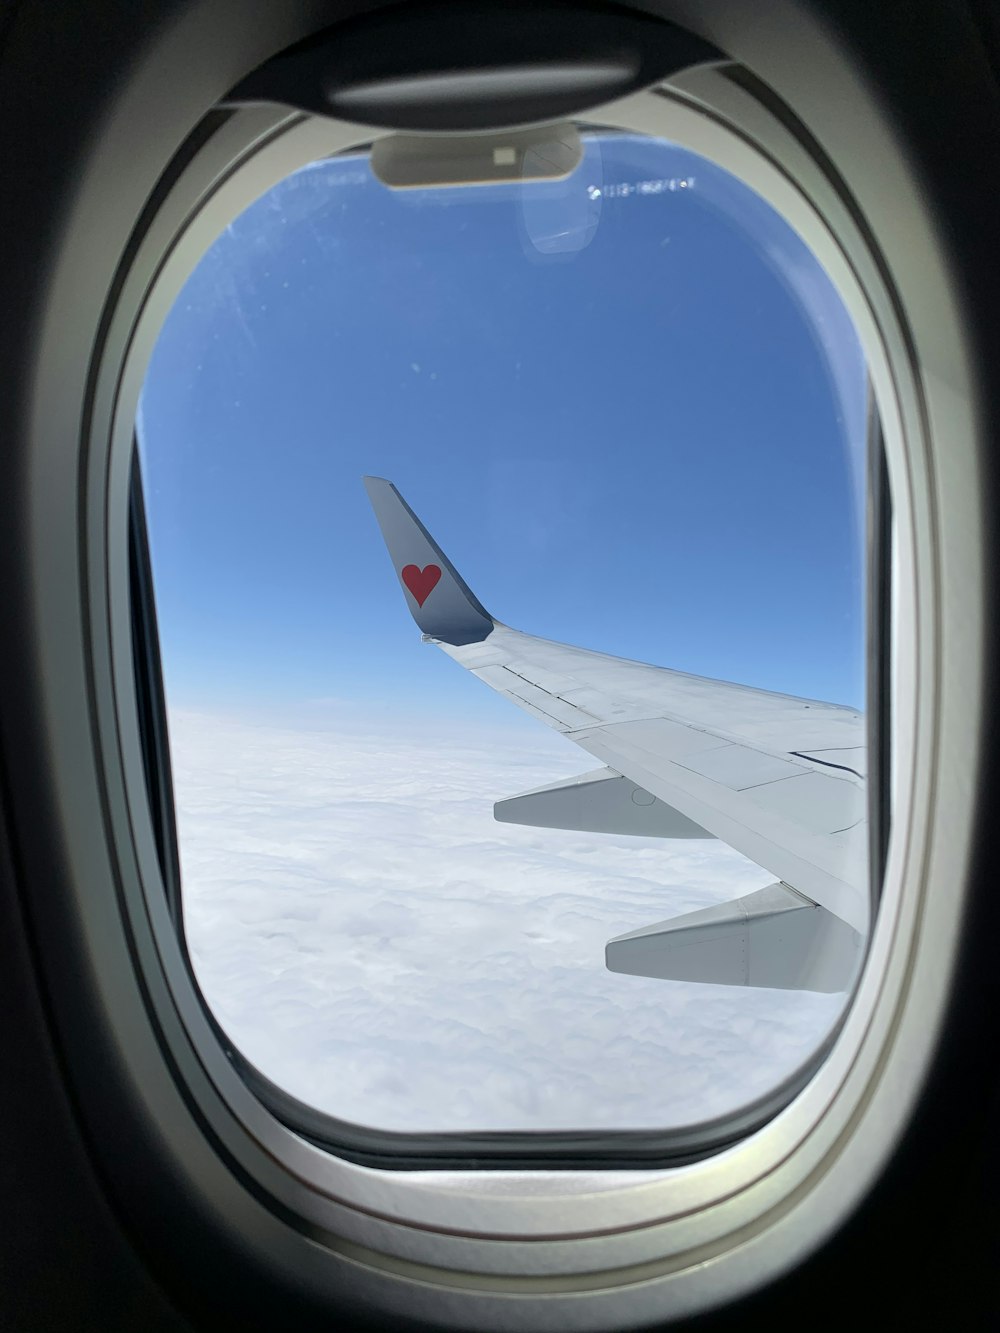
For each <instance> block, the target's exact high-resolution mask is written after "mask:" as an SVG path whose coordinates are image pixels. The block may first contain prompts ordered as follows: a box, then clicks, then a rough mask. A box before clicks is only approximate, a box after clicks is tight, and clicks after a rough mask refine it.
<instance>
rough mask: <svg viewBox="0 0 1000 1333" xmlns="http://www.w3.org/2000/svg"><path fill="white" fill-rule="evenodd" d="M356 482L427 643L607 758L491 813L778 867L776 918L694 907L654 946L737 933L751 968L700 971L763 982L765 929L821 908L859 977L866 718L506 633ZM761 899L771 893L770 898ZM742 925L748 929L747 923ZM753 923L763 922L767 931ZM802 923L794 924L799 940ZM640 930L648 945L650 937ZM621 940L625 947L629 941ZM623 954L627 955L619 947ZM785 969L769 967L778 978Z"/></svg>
mask: <svg viewBox="0 0 1000 1333" xmlns="http://www.w3.org/2000/svg"><path fill="white" fill-rule="evenodd" d="M365 485H366V487H367V489H368V494H369V497H370V499H371V502H372V505H373V508H374V510H375V514H376V517H377V519H378V522H379V525H380V527H381V529H382V534H383V536H384V538H385V542H386V545H387V547H388V550H389V554H390V557H391V558H392V562H393V565H394V567H395V569H396V574H397V577H398V578H399V581H400V585H401V586H402V588H403V591H404V595H405V597H406V600H407V604H408V605H409V608H410V611H411V613H412V615H413V618H414V620H415V621H416V623H417V625H418V627H419V628H420V630H421V631H422V632H423V635H424V637H425V639H427V640H429V641H432V642H434V643H437V644H438V645H439V646H440V647H441V648H443V649H444V651H445V652H446V653H447V654H448V655H449V656H450V657H453V658H454V659H455V660H456V661H457V662H459V663H460V664H461V665H462V666H464V667H465V668H466V669H467V670H469V671H471V672H472V673H473V674H474V675H476V676H478V677H479V679H480V680H482V681H483V682H484V683H485V684H487V685H489V686H491V687H492V688H493V689H495V690H497V691H498V692H499V693H501V694H503V695H506V697H507V698H508V699H510V700H511V702H512V703H515V704H517V706H518V707H519V708H523V709H524V710H525V711H527V712H528V713H530V714H531V715H532V716H533V717H535V718H537V719H538V720H539V721H540V722H544V723H546V724H547V725H548V726H550V727H552V728H554V729H555V730H556V731H560V732H562V733H563V734H564V735H565V736H566V738H567V739H568V740H571V741H573V742H574V743H575V744H577V745H579V746H580V747H581V748H582V749H584V750H586V751H587V752H588V753H589V754H591V755H593V756H594V757H595V758H596V759H598V760H600V761H601V763H602V764H604V765H606V768H605V769H603V770H598V771H597V772H591V773H587V774H585V775H583V776H582V777H581V778H580V779H576V780H574V781H572V782H570V783H557V784H555V785H554V786H552V787H548V788H542V789H540V790H539V791H537V792H530V793H527V794H525V795H524V796H521V797H515V798H513V799H511V800H507V801H502V802H500V803H499V804H498V806H497V807H496V814H497V817H498V818H500V819H506V820H511V821H513V822H517V823H528V824H539V825H544V826H552V827H562V828H585V829H590V830H593V831H598V832H629V833H642V834H645V835H647V836H649V835H654V836H662V837H708V836H714V837H717V838H720V839H722V840H723V841H725V842H727V843H729V844H730V846H732V847H734V848H735V849H736V850H737V851H739V852H741V853H743V855H745V856H746V857H748V858H749V859H750V860H752V861H754V862H756V863H757V864H758V865H760V866H762V867H763V868H765V869H766V870H769V871H770V872H771V873H772V874H773V875H775V877H776V879H777V880H778V881H779V885H778V886H776V889H777V892H778V893H779V895H784V896H785V908H784V911H783V912H767V913H763V914H762V912H761V910H760V909H759V905H754V904H751V905H750V906H749V907H748V906H747V904H749V903H750V899H744V900H737V902H736V903H734V904H732V905H731V906H732V908H733V910H732V912H730V913H729V916H728V917H726V916H725V915H724V916H723V917H722V918H720V917H719V914H718V909H713V911H714V913H715V915H714V916H713V917H712V919H711V921H710V922H709V921H705V922H700V921H697V920H695V918H700V917H702V916H703V915H704V914H702V913H693V914H689V916H688V917H684V918H675V920H674V922H673V923H669V922H668V923H662V925H661V926H660V927H653V928H650V930H652V931H653V932H654V933H656V932H658V934H657V935H656V939H657V940H658V941H659V943H657V945H656V947H657V948H659V949H660V951H661V953H662V951H663V947H664V946H663V937H664V936H666V935H671V936H672V937H676V938H671V939H670V940H669V941H668V943H669V945H670V948H671V949H672V950H673V952H675V953H676V948H675V946H676V945H677V940H678V939H679V938H680V934H679V933H678V927H681V926H683V928H684V930H686V932H687V933H686V936H685V939H686V941H687V944H688V946H690V944H691V943H692V942H694V941H699V942H701V946H700V947H702V948H704V941H703V937H704V935H705V932H706V931H707V932H708V933H709V935H710V937H711V940H712V941H713V948H715V946H716V944H717V943H718V940H719V939H720V938H721V937H722V936H724V935H726V932H727V930H728V932H729V935H730V936H732V935H733V931H734V930H736V933H737V934H739V933H740V932H741V931H742V936H743V937H745V938H743V943H742V944H741V945H740V946H739V948H740V949H742V953H740V954H739V958H740V960H741V961H740V964H739V967H737V971H740V970H742V973H743V974H745V975H743V976H742V978H737V977H731V976H730V975H729V972H730V971H731V970H732V966H731V964H730V963H725V964H719V965H718V966H716V965H713V966H710V967H708V971H709V972H710V973H711V974H712V975H711V976H706V977H705V978H704V979H706V980H708V979H722V980H740V979H741V980H742V984H757V985H762V984H768V982H767V980H766V978H767V977H768V976H769V975H770V974H771V973H772V972H774V974H775V975H777V972H775V969H774V968H773V967H770V966H769V965H768V957H769V956H770V955H771V954H772V953H773V952H774V949H775V947H777V948H779V949H780V948H781V947H782V946H781V943H780V941H781V940H782V939H784V938H785V936H786V935H787V931H783V930H781V929H779V928H778V925H776V924H775V923H776V922H778V921H780V919H781V917H782V916H784V917H788V911H789V909H801V908H803V907H806V908H811V907H815V906H816V905H818V906H819V907H820V908H821V909H825V910H824V911H822V913H821V916H822V919H823V920H824V921H825V920H826V919H827V918H828V917H833V918H837V919H838V921H839V922H840V923H844V924H846V926H847V927H849V930H848V931H847V932H846V934H845V932H844V931H843V930H842V929H841V930H839V931H838V930H836V929H834V930H833V934H834V935H836V936H837V937H838V938H839V939H841V940H842V941H843V940H845V939H846V940H848V941H849V943H850V948H849V949H848V953H849V954H850V958H849V960H848V962H847V963H845V964H844V965H843V966H841V967H840V968H839V971H840V972H843V971H844V969H845V968H846V969H847V971H848V972H850V973H851V974H853V969H854V967H855V966H856V963H857V961H858V958H859V956H860V948H861V940H862V937H863V936H864V935H865V933H866V931H867V928H868V882H867V878H868V876H867V865H868V847H867V839H868V828H867V793H866V782H865V773H866V767H865V760H866V745H865V723H864V717H863V715H862V714H861V713H858V712H857V711H855V710H854V709H851V708H845V707H842V706H839V705H837V704H829V703H821V702H818V701H816V700H811V699H799V698H795V697H793V696H791V695H785V694H775V693H771V692H769V691H766V690H758V689H752V688H750V687H748V686H744V685H734V684H730V683H727V682H724V681H716V680H708V679H705V678H703V677H700V676H692V675H688V674H686V673H684V672H680V671H670V670H667V669H665V668H663V667H656V666H649V665H646V664H644V663H641V662H632V661H628V660H626V659H623V658H619V657H612V656H609V655H607V654H605V653H599V652H592V651H590V650H588V649H585V648H574V647H571V646H569V645H566V644H561V643H554V642H551V641H549V640H547V639H541V638H536V637H535V636H533V635H530V634H522V633H520V632H519V631H518V630H514V629H510V628H509V627H508V626H506V625H504V624H502V623H501V622H499V621H497V620H496V619H494V618H493V617H491V616H490V615H489V613H488V612H487V611H486V610H485V609H484V607H483V606H482V605H481V604H480V602H479V601H478V600H477V599H476V598H475V597H474V596H473V594H472V592H471V591H470V590H469V588H468V587H467V586H466V584H465V583H464V582H463V580H462V579H461V577H460V576H459V574H458V573H457V571H456V570H455V568H454V566H453V565H452V564H451V563H450V561H448V559H447V558H446V557H445V555H444V554H443V552H442V551H441V549H440V547H438V545H437V544H436V543H435V542H434V540H433V538H432V537H431V536H430V534H429V533H428V532H427V530H426V529H425V528H424V526H423V525H422V524H421V523H420V521H419V519H418V518H417V517H416V515H415V514H414V513H413V511H412V510H411V509H410V508H409V506H408V505H407V504H406V502H405V501H404V500H403V498H402V496H401V495H400V494H399V492H398V491H397V490H396V488H395V487H394V486H393V485H392V483H391V482H388V481H385V480H383V479H381V478H376V477H368V478H366V479H365ZM793 891H794V892H793ZM788 895H791V896H788ZM751 897H754V895H751ZM767 901H768V902H769V903H771V902H773V901H775V899H774V895H773V894H772V895H771V897H770V898H768V900H767ZM689 918H690V919H689ZM819 919H820V918H815V919H814V921H813V923H812V924H813V925H815V922H816V921H818V920H819ZM789 920H790V918H789ZM751 923H756V925H755V926H754V928H753V930H751ZM763 923H770V924H767V927H766V931H765V929H764V924H763ZM785 924H786V925H787V924H788V921H786V923H785ZM831 926H832V923H831ZM737 928H738V929H737ZM699 931H700V932H701V933H700V934H699ZM776 931H777V934H775V932H776ZM801 931H802V921H801V919H800V920H799V921H798V923H797V925H796V932H797V936H798V934H801ZM815 933H816V932H815V931H814V930H813V931H812V934H815ZM827 933H829V932H827ZM634 934H636V933H635V932H633V935H634ZM638 934H640V935H642V936H643V948H644V949H645V951H646V953H649V950H650V948H651V947H652V946H651V945H650V937H649V932H648V931H647V932H639V933H638ZM765 934H766V936H767V938H766V940H765ZM820 934H821V935H822V932H820ZM797 936H796V937H797ZM630 938H631V937H630ZM810 938H811V936H810ZM623 939H624V937H623ZM775 939H777V940H778V945H775V944H774V940H775ZM755 941H757V942H760V941H763V942H762V943H759V947H758V950H757V952H758V955H759V956H758V960H757V961H758V966H757V969H756V972H757V979H756V980H754V979H752V978H751V977H750V975H749V972H750V971H751V970H753V969H751V968H750V967H749V964H748V963H747V959H748V958H750V954H751V952H752V950H751V945H752V944H753V943H754V942H755ZM619 943H620V942H619V941H612V943H611V945H609V951H608V961H609V966H615V963H614V961H613V960H612V952H613V948H612V946H616V945H618V944H619ZM628 947H629V950H631V951H632V953H635V951H636V950H637V949H638V948H639V945H637V944H629V946H628ZM734 947H735V946H734ZM811 948H812V954H813V955H815V954H816V953H817V950H819V952H822V948H820V946H819V945H816V944H815V943H814V944H813V945H812V946H811ZM617 952H618V954H621V955H622V956H624V951H623V948H619V949H618V951H617ZM839 952H843V951H842V950H840V951H839ZM688 956H690V955H688ZM618 961H619V962H620V961H621V958H619V960H618ZM814 961H815V960H814ZM786 962H787V959H785V960H783V963H782V968H781V969H779V971H780V974H781V975H782V976H785V975H786V973H787V967H786V966H785V963H786ZM807 964H808V960H806V964H804V965H803V968H802V969H800V972H801V976H800V984H804V985H808V984H809V974H810V966H809V965H807ZM618 970H626V971H631V970H639V969H634V968H631V967H619V968H618ZM641 970H643V971H644V972H645V973H646V974H647V975H649V974H652V975H667V976H670V975H675V972H674V971H672V970H670V967H668V969H667V971H665V972H664V971H654V972H652V973H650V969H649V966H648V965H644V966H643V968H642V969H641ZM812 970H813V971H815V968H814V967H813V968H812ZM821 970H822V969H821ZM834 971H835V972H837V971H838V969H837V968H835V969H834ZM828 972H829V968H827V969H826V971H825V972H824V976H826V975H827V973H828ZM685 975H687V973H685ZM761 977H763V978H765V979H764V980H761V979H760V978H761ZM773 984H788V983H786V982H776V983H773ZM844 984H845V985H846V984H847V982H846V981H845V982H844ZM813 988H816V989H840V988H842V987H841V986H839V985H828V984H824V985H822V986H814V987H813Z"/></svg>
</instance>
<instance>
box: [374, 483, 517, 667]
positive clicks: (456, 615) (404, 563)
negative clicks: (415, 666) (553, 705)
mask: <svg viewBox="0 0 1000 1333" xmlns="http://www.w3.org/2000/svg"><path fill="white" fill-rule="evenodd" d="M362 480H363V481H364V484H365V488H366V490H367V492H368V498H369V500H370V501H371V504H372V508H373V509H374V511H375V517H376V519H377V520H378V524H379V527H380V528H381V530H382V536H383V539H384V541H385V544H386V547H387V549H388V551H389V556H390V558H391V560H392V563H393V566H394V567H395V570H396V577H397V578H398V579H399V582H400V585H401V587H402V589H403V593H404V595H405V597H406V602H407V606H408V607H409V610H410V614H411V615H412V616H413V619H414V620H415V621H416V623H417V626H418V628H419V629H420V630H421V632H422V633H423V634H425V635H429V636H430V637H432V638H435V639H440V640H442V641H443V642H445V643H451V644H468V643H476V642H480V641H481V640H483V639H485V638H486V637H487V636H488V635H489V634H490V633H492V631H493V628H494V624H493V619H492V617H491V616H490V614H489V612H488V611H487V610H486V608H485V607H484V606H483V605H482V603H481V602H480V601H479V599H478V598H477V597H476V596H475V594H474V593H473V592H472V590H471V588H470V587H469V586H468V584H467V583H466V582H465V580H464V579H463V578H462V576H461V575H460V574H459V572H458V570H457V569H456V568H455V566H454V565H453V564H452V563H451V561H450V560H449V559H448V557H447V556H446V555H445V554H444V552H443V551H442V550H441V548H440V546H439V545H438V544H437V542H436V541H435V540H434V538H433V537H432V536H431V534H430V533H429V532H428V531H427V529H426V528H425V527H424V525H423V523H422V522H421V521H420V519H419V518H418V517H417V515H416V513H415V512H414V511H413V510H412V509H411V508H410V506H409V505H408V504H407V503H406V501H405V500H404V499H403V497H402V495H400V493H399V491H398V489H397V488H396V487H395V486H394V485H393V483H392V482H391V481H389V479H388V478H387V477H373V476H364V477H363V478H362ZM390 496H391V497H392V499H390ZM428 574H430V581H429V582H428V580H427V578H426V577H425V576H427V575H428Z"/></svg>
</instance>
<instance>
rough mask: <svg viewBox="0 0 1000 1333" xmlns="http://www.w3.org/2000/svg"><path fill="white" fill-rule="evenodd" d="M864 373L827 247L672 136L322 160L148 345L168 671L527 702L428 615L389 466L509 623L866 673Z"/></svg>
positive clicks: (240, 237)
mask: <svg viewBox="0 0 1000 1333" xmlns="http://www.w3.org/2000/svg"><path fill="white" fill-rule="evenodd" d="M681 182H683V184H681ZM864 388H865V386H864V367H863V357H862V353H861V351H860V348H859V346H858V343H857V339H856V336H855V334H854V332H853V329H852V327H851V324H850V321H849V319H848V317H847V315H846V313H845V312H844V310H843V307H842V306H841V304H840V302H839V299H838V298H837V296H836V294H835V292H834V290H833V288H832V286H831V284H830V283H829V281H828V279H827V278H826V277H825V275H824V274H823V272H822V270H821V269H820V268H819V266H818V264H817V263H816V261H815V260H814V259H813V258H812V256H811V254H810V252H809V251H808V249H807V248H806V247H805V245H804V244H803V243H802V242H801V241H800V240H799V239H798V238H797V237H796V236H795V234H794V233H793V232H792V231H791V230H790V229H789V228H788V227H787V226H786V225H785V224H784V223H783V222H782V221H781V220H780V219H779V218H778V217H777V216H776V215H775V214H774V213H773V212H772V211H771V210H770V209H769V208H768V206H767V205H765V204H764V203H763V202H762V201H761V200H760V199H759V198H758V197H757V196H755V195H754V194H753V193H752V192H751V191H749V190H748V189H747V188H746V187H745V186H743V185H741V184H740V183H738V182H737V181H735V180H734V179H733V178H732V177H730V176H728V175H727V174H726V173H724V172H722V171H721V170H719V169H717V168H715V167H713V166H711V165H710V164H709V163H707V162H705V161H704V160H703V159H701V158H698V157H696V156H695V155H694V154H691V153H689V152H687V151H686V150H682V149H680V148H677V147H674V146H672V145H669V144H666V143H663V142H661V141H655V140H646V139H641V138H638V137H632V136H615V137H612V136H605V137H603V138H595V139H592V140H590V141H589V142H588V145H587V151H586V155H585V158H584V161H583V163H582V164H581V166H580V168H579V169H578V170H577V172H575V173H574V174H573V176H572V177H570V178H569V179H568V180H567V181H564V182H551V183H544V184H532V185H530V186H525V187H514V186H500V187H497V186H490V187H476V188H465V189H457V190H456V189H452V190H436V191H417V192H392V191H389V190H387V189H386V188H384V187H383V186H382V185H381V184H379V183H378V182H377V181H376V180H375V179H374V178H373V177H372V176H371V174H370V173H369V171H368V169H367V166H366V164H365V162H364V160H363V159H361V158H348V159H343V158H341V159H335V160H331V161H329V162H325V163H319V164H316V165H314V166H313V167H311V168H308V169H306V170H305V171H302V172H299V173H297V174H296V175H295V176H293V177H291V178H289V179H288V180H287V181H285V182H284V183H283V184H281V185H279V186H278V187H277V188H275V189H274V190H272V191H271V192H270V193H269V194H267V195H265V196H264V197H263V198H262V199H260V200H258V201H257V203H256V204H254V205H253V206H252V207H251V208H250V209H248V210H247V211H246V212H245V213H244V214H243V215H242V216H241V217H240V218H238V219H237V220H236V221H235V222H234V223H233V224H232V225H231V226H230V227H229V228H228V229H227V230H226V232H225V233H224V234H223V235H222V236H220V237H219V239H218V240H217V242H216V243H215V244H214V246H213V247H212V248H211V249H210V250H209V252H208V253H207V254H206V255H205V257H204V259H203V260H202V262H201V264H200V265H199V266H198V268H197V269H196V271H195V272H194V273H193V275H192V276H191V278H190V280H189V281H188V283H187V285H186V287H185V288H184V290H183V292H182V293H181V295H180V297H179V299H178V300H177V302H176V304H175V306H174V308H173V310H172V312H171V314H170V315H169V317H168V319H167V321H166V323H165V325H164V328H163V331H162V334H161V336H160V339H159V342H158V344H157V346H156V349H155V352H154V354H153V357H152V361H151V364H150V367H149V372H148V376H147V381H146V386H145V390H144V394H143V402H142V410H141V421H140V436H141V443H142V457H143V467H144V476H145V482H146V491H147V506H148V511H149V524H150V535H151V548H152V556H153V564H154V574H155V581H156V593H157V599H158V609H159V615H160V629H161V637H162V640H163V655H164V662H165V670H166V676H167V685H168V693H169V695H170V698H171V701H172V703H180V704H184V705H195V706H214V705H217V704H219V703H226V704H233V703H234V702H237V701H239V702H252V703H257V704H260V705H268V706H271V705H275V704H277V705H283V704H286V703H296V702H300V701H307V700H311V699H338V700H346V701H351V702H354V703H357V704H358V705H369V704H372V705H378V706H379V707H382V708H385V709H387V710H389V711H390V712H391V711H394V710H399V711H402V712H411V713H414V714H419V716H421V717H433V716H435V715H449V716H454V717H462V716H469V717H472V716H476V717H480V718H483V719H489V718H491V717H494V718H496V720H498V721H501V722H503V723H506V724H508V725H511V726H518V725H525V726H527V725H533V724H531V723H530V722H529V721H528V720H527V719H519V718H517V717H515V716H513V714H514V711H515V710H512V709H510V708H509V705H507V704H505V703H504V702H503V701H502V700H500V699H497V698H495V697H494V696H492V695H491V693H490V692H489V691H487V690H485V689H484V688H483V687H482V686H481V685H480V684H479V683H478V682H477V681H475V680H474V679H471V678H467V677H465V675H464V673H462V672H460V671H459V670H458V669H457V668H455V667H454V666H453V665H452V664H451V663H450V662H448V661H447V660H446V659H445V658H444V657H443V655H442V654H440V653H438V652H436V651H434V650H432V649H430V648H428V647H426V646H424V645H421V643H420V642H419V635H418V634H417V632H416V630H415V629H414V627H413V625H412V622H411V621H410V619H409V616H408V614H407V612H406V610H405V607H404V604H403V599H402V596H401V594H400V592H399V589H398V586H397V585H396V582H395V579H394V578H393V575H392V570H391V568H390V566H389V562H388V558H387V556H386V555H385V552H384V549H383V547H382V544H381V539H380V537H379V534H378V529H377V526H376V524H375V521H374V518H373V516H372V514H371V511H370V509H369V507H368V503H367V499H366V497H365V493H364V489H363V487H362V484H361V476H362V474H364V473H375V474H378V475H382V476H386V477H389V478H390V479H391V480H393V481H394V482H395V483H396V484H397V486H399V488H400V490H401V491H402V493H403V494H404V496H405V497H406V499H407V500H408V501H409V503H410V504H411V505H412V506H413V508H414V509H415V510H416V511H417V512H418V513H419V514H420V516H421V517H422V519H423V520H424V522H425V523H426V525H427V526H428V527H429V528H430V530H431V531H432V533H433V534H434V535H435V537H436V538H437V539H438V541H439V543H440V544H441V546H442V547H443V548H444V550H445V551H446V552H447V553H448V555H449V556H450V558H451V559H452V561H453V562H454V563H455V564H456V565H457V567H458V568H459V570H460V571H461V572H462V574H463V575H464V577H465V578H466V580H467V581H468V582H469V583H470V585H471V586H472V588H473V589H474V591H475V592H476V594H477V595H478V596H479V598H480V599H481V600H482V602H483V603H484V604H485V605H486V606H487V608H488V609H489V610H490V611H492V612H493V613H494V614H496V615H497V616H498V617H499V618H500V619H502V620H504V621H506V622H507V623H509V624H512V625H514V626H515V627H517V628H519V629H524V630H527V631H530V632H533V633H537V634H542V635H544V636H546V637H548V638H553V639H560V640H564V641H566V642H570V643H576V644H582V645H584V646H587V647H592V648H598V649H601V650H603V651H606V652H611V653H616V654H619V655H621V656H625V657H633V658H637V659H640V660H643V661H649V662H655V663H658V664H660V665H663V666H671V667H677V668H680V669H683V670H686V671H693V672H697V673H699V674H702V675H706V676H713V677H720V678H724V679H730V680H738V681H741V682H745V683H748V684H752V685H758V686H762V687H766V688H771V689H779V690H785V691H788V692H790V693H795V694H802V695H806V696H809V697H814V698H822V699H830V700H833V701H835V702H843V703H851V704H855V705H862V704H863V698H864V693H863V656H864V608H863V595H862V583H863V560H862V552H863V531H862V525H861V517H860V513H859V506H860V504H861V501H862V497H863V477H864V462H863V452H864Z"/></svg>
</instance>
